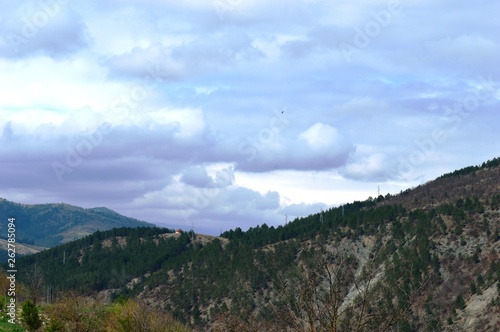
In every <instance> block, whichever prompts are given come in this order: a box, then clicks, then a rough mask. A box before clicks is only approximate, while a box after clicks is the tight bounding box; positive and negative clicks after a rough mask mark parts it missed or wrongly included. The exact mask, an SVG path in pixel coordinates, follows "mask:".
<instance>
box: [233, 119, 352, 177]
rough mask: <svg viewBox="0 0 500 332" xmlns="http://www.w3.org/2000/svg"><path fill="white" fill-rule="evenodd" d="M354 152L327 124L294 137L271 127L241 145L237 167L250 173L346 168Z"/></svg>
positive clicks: (319, 125) (318, 124) (316, 126)
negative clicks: (344, 166)
mask: <svg viewBox="0 0 500 332" xmlns="http://www.w3.org/2000/svg"><path fill="white" fill-rule="evenodd" d="M353 151H354V146H353V145H352V144H351V143H349V142H348V141H346V140H345V138H344V137H342V135H340V134H339V133H338V131H337V129H336V128H335V127H332V126H330V125H328V124H324V123H315V124H313V125H311V126H310V127H309V128H307V129H306V130H304V131H303V132H301V133H298V135H297V136H295V137H293V136H292V137H290V135H280V131H279V130H278V129H276V128H275V127H270V128H264V129H261V131H259V134H258V135H257V136H256V137H250V138H247V139H245V140H244V141H242V142H241V143H240V144H239V146H238V152H239V153H240V154H241V155H240V156H239V158H238V164H237V165H238V169H239V170H242V171H250V172H266V171H272V170H303V171H304V170H327V169H335V168H338V167H340V166H342V165H344V164H345V163H346V161H347V160H348V158H349V155H350V154H351V153H352V152H353Z"/></svg>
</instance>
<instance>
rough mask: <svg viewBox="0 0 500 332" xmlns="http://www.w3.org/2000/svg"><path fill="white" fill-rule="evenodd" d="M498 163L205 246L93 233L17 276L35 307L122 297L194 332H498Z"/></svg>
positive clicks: (140, 234) (143, 235) (160, 232)
mask: <svg viewBox="0 0 500 332" xmlns="http://www.w3.org/2000/svg"><path fill="white" fill-rule="evenodd" d="M498 164H499V163H498V159H495V160H493V161H489V162H487V163H485V164H483V165H481V166H478V167H473V168H467V169H464V170H460V171H457V172H454V173H451V174H447V175H445V176H442V177H440V178H439V179H437V180H435V181H432V182H429V183H427V184H425V185H422V186H419V187H417V188H413V189H411V190H407V191H405V192H402V193H401V194H399V195H394V196H393V195H386V196H379V197H377V198H375V199H368V200H366V201H362V202H353V203H351V204H346V205H344V206H339V207H335V208H331V209H329V210H327V211H324V212H320V213H317V214H314V215H310V216H307V217H304V218H298V219H296V220H293V221H292V222H289V223H288V224H286V225H282V226H278V227H269V226H268V225H265V224H263V225H261V226H258V227H254V228H251V229H249V230H247V231H242V230H241V229H239V228H237V229H235V230H230V231H227V232H224V233H223V234H221V236H220V237H216V238H213V237H207V236H203V235H199V234H194V233H187V234H186V233H184V234H172V233H171V231H170V230H166V229H160V228H151V229H148V228H138V229H134V230H132V229H115V230H112V231H106V232H98V233H95V234H93V235H90V236H87V237H85V238H83V239H81V240H78V241H74V242H70V243H67V244H65V245H62V246H58V247H56V248H52V249H50V250H47V251H44V252H42V253H39V254H36V255H31V256H29V257H25V258H24V259H22V260H21V262H20V263H19V265H18V269H19V271H33V269H38V270H39V271H41V274H43V280H44V287H41V288H40V289H38V290H37V292H38V294H36V295H37V296H39V297H40V298H44V297H46V294H45V293H44V292H48V291H50V292H51V294H54V296H56V295H57V293H58V292H60V291H67V290H77V291H80V292H83V293H94V292H100V294H101V295H102V296H108V297H109V298H108V300H113V299H115V298H117V297H120V298H134V299H138V300H141V301H145V302H146V303H149V304H150V305H151V306H154V307H158V308H161V309H162V310H166V311H168V312H170V313H171V314H172V315H173V316H174V317H175V318H176V319H178V320H180V321H182V322H184V323H186V324H188V325H190V326H192V327H193V328H194V330H199V331H206V330H211V331H236V330H238V331H283V330H292V331H441V330H450V331H452V330H455V331H497V330H500V318H499V317H500V298H499V291H500V234H499V231H500V223H499V222H500V206H499V204H500V190H499V189H500V188H499V179H500V166H499V165H498Z"/></svg>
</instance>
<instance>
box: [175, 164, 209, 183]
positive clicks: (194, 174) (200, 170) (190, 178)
mask: <svg viewBox="0 0 500 332" xmlns="http://www.w3.org/2000/svg"><path fill="white" fill-rule="evenodd" d="M181 181H182V182H183V183H185V184H189V185H191V186H193V187H198V188H208V187H212V186H213V185H214V181H213V179H212V178H211V177H210V176H209V175H208V173H207V170H206V169H205V168H204V167H203V166H193V167H189V168H187V169H185V170H184V172H183V173H182V177H181Z"/></svg>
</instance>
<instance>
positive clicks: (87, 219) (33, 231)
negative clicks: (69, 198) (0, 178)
mask: <svg viewBox="0 0 500 332" xmlns="http://www.w3.org/2000/svg"><path fill="white" fill-rule="evenodd" d="M0 216H1V218H0V238H6V237H7V223H8V220H7V219H8V218H11V217H14V218H16V241H17V242H18V243H25V244H31V245H36V246H40V247H53V246H56V245H59V244H62V243H65V242H68V241H72V240H75V239H78V238H81V237H84V236H86V235H89V234H92V233H94V232H96V231H105V230H109V229H112V228H115V227H156V225H154V224H151V223H148V222H145V221H141V220H137V219H134V218H129V217H125V216H123V215H121V214H119V213H117V212H115V211H113V210H110V209H108V208H105V207H96V208H90V209H85V208H81V207H78V206H73V205H70V204H65V203H49V204H20V203H15V202H11V201H8V200H6V199H4V198H0Z"/></svg>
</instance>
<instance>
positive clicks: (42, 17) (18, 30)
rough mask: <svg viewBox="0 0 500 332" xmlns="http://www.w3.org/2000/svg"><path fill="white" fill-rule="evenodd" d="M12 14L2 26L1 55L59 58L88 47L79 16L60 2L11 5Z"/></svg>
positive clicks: (84, 26) (87, 37) (28, 2)
mask: <svg viewBox="0 0 500 332" xmlns="http://www.w3.org/2000/svg"><path fill="white" fill-rule="evenodd" d="M7 7H8V8H9V10H10V13H11V15H9V18H8V19H4V21H3V22H2V25H1V26H0V32H1V33H0V36H1V37H0V38H1V39H0V56H1V57H7V58H23V57H27V56H34V55H40V54H41V55H47V56H50V57H54V58H60V57H64V56H67V55H70V54H72V53H74V52H76V51H78V50H80V49H82V48H84V47H86V46H88V44H89V41H90V38H89V36H88V34H87V29H86V25H85V24H84V22H83V20H82V18H81V17H80V15H78V14H77V13H76V12H75V11H74V10H72V9H71V7H70V6H69V5H68V4H66V3H64V2H60V1H56V0H52V1H26V2H22V3H20V4H15V5H13V4H9V5H7Z"/></svg>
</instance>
